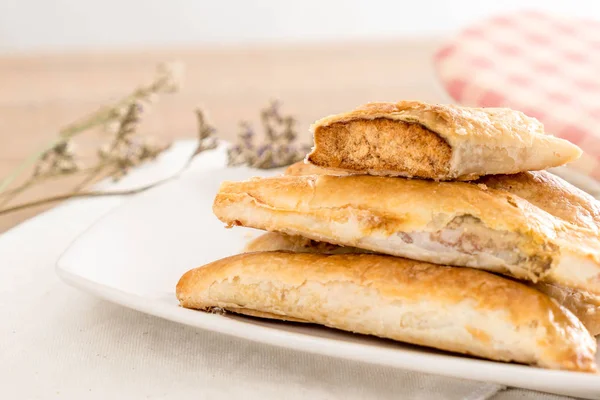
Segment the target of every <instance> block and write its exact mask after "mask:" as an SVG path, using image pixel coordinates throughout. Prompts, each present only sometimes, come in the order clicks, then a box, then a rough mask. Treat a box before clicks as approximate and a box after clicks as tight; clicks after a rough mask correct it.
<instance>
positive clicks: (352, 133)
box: [307, 101, 581, 180]
mask: <svg viewBox="0 0 600 400" xmlns="http://www.w3.org/2000/svg"><path fill="white" fill-rule="evenodd" d="M311 131H312V132H313V135H314V142H315V147H314V149H313V151H312V152H311V153H310V154H309V155H308V156H307V160H308V161H309V162H311V163H312V164H315V165H317V166H320V167H325V168H333V169H337V170H343V171H350V172H355V173H357V172H358V173H365V174H370V175H385V176H402V177H416V178H427V179H435V180H473V179H476V178H478V177H479V176H482V175H490V174H513V173H517V172H523V171H531V170H542V169H546V168H549V167H556V166H559V165H563V164H566V163H568V162H571V161H574V160H576V159H577V158H579V157H580V156H581V150H580V149H579V148H578V147H577V146H575V145H574V144H572V143H570V142H568V141H566V140H563V139H560V138H556V137H554V136H551V135H547V134H545V133H544V127H543V125H542V124H541V123H540V122H539V121H538V120H536V119H535V118H530V117H528V116H526V115H525V114H523V113H521V112H519V111H514V110H510V109H505V108H469V107H460V106H454V105H442V104H427V103H423V102H418V101H401V102H399V103H369V104H366V105H364V106H362V107H359V108H357V109H356V110H354V111H351V112H347V113H343V114H338V115H332V116H329V117H326V118H323V119H321V120H319V121H317V122H315V124H314V125H313V126H312V127H311Z"/></svg>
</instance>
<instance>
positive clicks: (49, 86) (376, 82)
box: [0, 39, 446, 232]
mask: <svg viewBox="0 0 600 400" xmlns="http://www.w3.org/2000/svg"><path fill="white" fill-rule="evenodd" d="M436 43H437V41H436V40H433V39H420V40H411V41H389V42H376V43H367V42H365V43H351V44H350V43H343V44H321V45H311V46H307V45H289V46H285V47H282V46H271V47H266V46H263V47H219V48H202V47H199V48H186V49H169V50H164V49H162V50H146V51H135V52H120V53H115V52H106V53H91V54H61V55H26V56H10V57H8V56H5V57H0V177H4V176H6V175H7V174H8V173H9V172H10V171H11V170H12V169H14V168H15V166H16V165H18V163H19V162H20V161H21V160H22V159H23V158H24V157H26V156H27V155H29V154H30V153H32V152H33V151H35V150H36V149H38V148H39V146H40V145H41V144H43V143H44V142H45V141H47V140H49V139H51V138H52V137H54V136H55V135H56V132H57V131H58V130H59V128H61V127H62V126H64V125H65V124H68V123H69V122H71V121H73V120H74V119H77V118H78V117H81V116H83V115H85V114H86V113H89V112H91V111H93V110H94V109H96V108H97V107H99V106H101V105H103V104H106V103H107V102H109V101H110V100H111V99H116V98H118V97H120V96H122V95H124V94H127V93H128V92H129V91H130V90H132V89H133V88H134V87H136V86H137V85H139V84H140V83H143V82H147V81H149V80H151V79H152V77H153V74H154V68H155V66H156V64H158V63H159V62H162V61H170V60H180V61H182V62H183V63H184V64H185V65H186V80H185V84H184V87H183V89H182V90H181V91H180V92H179V93H177V94H175V95H165V96H163V97H161V99H160V101H159V103H158V104H157V105H156V106H155V107H154V109H153V110H152V113H150V114H149V115H148V116H145V117H144V123H143V124H142V126H141V127H140V129H141V130H142V131H143V132H144V133H146V132H147V133H148V134H150V135H154V136H157V137H159V138H164V139H166V140H167V139H168V140H171V139H174V138H190V137H193V135H194V129H195V124H196V122H195V118H194V114H193V109H194V108H195V107H196V106H201V107H202V108H203V109H204V110H206V112H207V113H208V116H209V118H210V121H211V123H212V124H213V125H214V126H215V127H217V129H218V131H219V134H220V136H221V137H223V138H232V137H234V135H235V134H236V133H237V132H238V126H239V122H240V121H242V120H248V121H254V122H256V121H257V120H258V118H257V117H258V112H259V110H260V108H262V107H263V106H265V105H267V104H268V102H269V101H270V100H271V99H279V100H280V101H281V102H282V103H283V108H282V111H283V112H284V113H290V114H293V115H294V116H295V117H296V118H297V120H298V123H299V125H298V127H299V130H300V132H302V133H305V134H306V139H307V140H308V137H309V136H308V126H309V124H310V123H311V122H312V121H314V120H315V119H317V118H319V117H322V116H324V115H327V114H331V113H336V112H340V111H343V110H346V109H349V108H352V107H354V106H357V105H359V104H362V103H365V102H368V101H395V100H400V99H407V98H412V99H421V100H425V101H442V100H446V99H445V97H444V94H443V93H442V91H441V90H440V89H439V87H438V85H437V83H436V80H435V74H434V71H433V67H432V63H431V58H432V55H433V52H434V50H435V48H436ZM93 140H97V139H91V138H90V139H87V138H82V139H81V140H80V142H81V143H82V146H84V147H85V146H86V144H87V145H88V147H91V146H92V144H93V143H91V144H90V143H89V141H93ZM72 184H73V181H72V180H69V179H66V180H61V181H60V182H55V183H52V184H48V185H44V186H41V187H38V188H34V189H32V190H31V191H30V192H29V193H26V194H25V195H23V196H22V197H20V198H19V199H20V200H29V199H32V198H33V197H36V196H40V195H42V194H44V195H47V194H55V193H60V192H61V191H62V190H64V189H65V188H67V187H70V186H72ZM45 208H48V207H38V208H35V209H28V210H25V211H21V212H17V213H13V214H8V215H5V216H0V232H2V231H4V230H6V229H8V228H10V227H12V226H14V225H16V224H17V223H19V222H21V221H23V220H24V219H26V218H29V217H31V216H33V215H35V214H36V213H39V212H41V211H43V209H45Z"/></svg>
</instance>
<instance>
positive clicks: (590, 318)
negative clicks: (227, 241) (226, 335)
mask: <svg viewBox="0 0 600 400" xmlns="http://www.w3.org/2000/svg"><path fill="white" fill-rule="evenodd" d="M246 251H254V252H256V251H292V252H297V253H315V254H346V253H368V251H367V250H362V249H359V248H356V247H341V246H336V245H333V244H329V243H323V242H318V241H315V240H310V239H307V238H303V237H300V236H290V235H285V234H282V233H276V232H267V233H264V234H263V235H261V236H259V237H258V238H256V239H254V240H253V241H252V242H250V243H249V244H248V247H247V248H246ZM530 286H531V287H534V288H536V289H537V290H539V291H541V292H542V293H545V294H546V295H548V296H550V297H552V298H553V299H555V300H556V301H558V303H559V304H560V305H561V306H563V307H565V308H566V309H567V310H569V311H571V312H572V313H573V314H574V315H575V316H576V317H577V318H579V320H580V321H581V322H582V323H583V325H584V326H585V327H586V328H587V330H588V331H589V332H590V334H591V335H593V336H596V335H599V334H600V296H596V295H594V294H592V293H588V292H585V291H580V290H573V289H569V288H566V287H564V286H560V285H554V284H548V283H540V282H538V283H537V284H534V283H532V284H530Z"/></svg>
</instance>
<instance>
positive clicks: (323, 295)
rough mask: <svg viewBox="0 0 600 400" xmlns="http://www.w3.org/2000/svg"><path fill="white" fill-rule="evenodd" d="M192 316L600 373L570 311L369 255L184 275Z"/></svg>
mask: <svg viewBox="0 0 600 400" xmlns="http://www.w3.org/2000/svg"><path fill="white" fill-rule="evenodd" d="M177 298H178V299H179V301H180V304H181V305H182V306H183V307H186V308H192V309H200V310H207V311H210V310H212V309H214V308H217V309H223V310H228V311H232V312H236V313H241V314H249V315H252V316H257V315H258V316H263V317H269V318H275V319H284V320H290V319H292V320H297V321H304V322H311V323H317V324H321V325H325V326H328V327H332V328H337V329H342V330H346V331H350V332H355V333H362V334H367V335H374V336H379V337H382V338H388V339H393V340H397V341H402V342H407V343H412V344H417V345H423V346H429V347H434V348H438V349H441V350H447V351H452V352H457V353H462V354H469V355H473V356H477V357H483V358H489V359H492V360H499V361H515V362H519V363H524V364H531V365H537V366H540V367H544V368H551V369H563V370H573V371H585V372H594V371H596V365H595V360H594V354H595V352H596V342H595V340H594V339H593V338H592V337H591V336H590V334H589V333H588V332H587V331H586V329H585V328H584V326H583V325H582V324H581V322H580V321H579V320H578V319H577V318H575V317H574V316H573V315H572V314H571V313H570V312H569V311H568V310H566V309H564V308H562V307H561V306H559V305H558V304H556V303H555V302H554V301H552V300H550V298H548V297H547V296H545V295H543V294H541V293H540V292H538V291H536V290H534V289H531V288H529V287H527V286H525V285H522V284H520V283H518V282H515V281H511V280H508V279H505V278H502V277H499V276H495V275H493V274H490V273H486V272H483V271H478V270H474V269H470V268H456V267H445V266H438V265H432V264H429V263H422V262H418V261H414V260H407V259H402V258H397V257H389V256H381V255H372V254H343V255H323V254H306V253H290V252H258V253H247V254H241V255H236V256H233V257H228V258H225V259H222V260H219V261H215V262H213V263H210V264H208V265H205V266H203V267H200V268H196V269H193V270H191V271H189V272H187V273H186V274H184V275H183V276H182V277H181V279H180V281H179V283H178V284H177Z"/></svg>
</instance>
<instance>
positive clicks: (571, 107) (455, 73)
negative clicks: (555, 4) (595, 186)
mask: <svg viewBox="0 0 600 400" xmlns="http://www.w3.org/2000/svg"><path fill="white" fill-rule="evenodd" d="M435 65H436V71H437V74H438V76H439V78H440V80H441V82H442V84H443V86H444V87H445V89H446V90H447V92H448V94H449V95H450V96H451V97H452V98H453V99H454V100H455V101H456V102H457V103H459V104H463V105H467V106H481V107H510V108H513V109H516V110H520V111H523V112H524V113H525V114H527V115H529V116H532V117H536V118H537V119H539V120H540V121H541V122H543V123H544V126H545V128H546V132H548V133H550V134H553V135H555V136H559V137H562V138H565V139H568V140H570V141H571V142H573V143H575V144H577V145H578V146H579V147H581V148H582V149H583V150H584V152H585V155H584V156H583V157H582V158H581V159H580V160H579V161H577V162H575V163H573V164H571V165H572V166H573V167H574V168H577V169H578V170H579V171H581V172H583V173H586V174H588V175H591V176H593V177H594V178H596V179H599V180H600V21H593V20H576V19H567V18H563V17H557V16H552V15H547V14H543V13H540V12H532V11H527V12H526V11H523V12H518V13H514V14H510V15H504V16H498V17H494V18H490V19H486V20H483V21H480V22H478V23H477V24H474V25H472V26H470V27H468V28H466V29H464V30H463V31H461V32H460V33H459V34H458V35H457V36H455V37H454V38H453V39H451V40H450V41H448V42H447V43H446V44H445V45H444V46H443V47H442V48H441V49H440V50H439V51H438V52H437V53H436V55H435Z"/></svg>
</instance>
